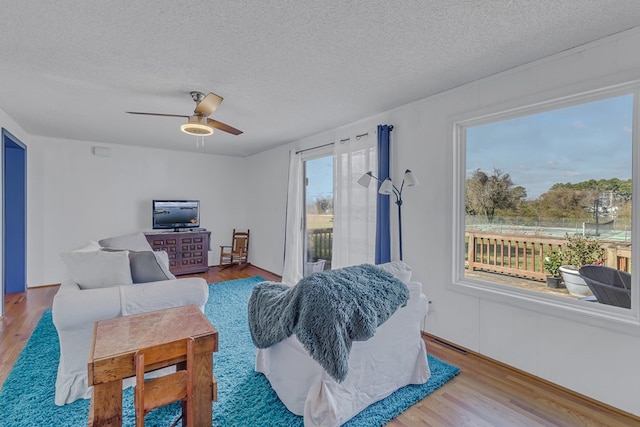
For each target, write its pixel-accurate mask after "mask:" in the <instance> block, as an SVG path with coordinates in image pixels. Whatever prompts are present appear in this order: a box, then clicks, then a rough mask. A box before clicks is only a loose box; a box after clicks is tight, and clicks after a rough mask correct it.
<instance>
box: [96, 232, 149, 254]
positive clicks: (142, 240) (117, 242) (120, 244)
mask: <svg viewBox="0 0 640 427" xmlns="http://www.w3.org/2000/svg"><path fill="white" fill-rule="evenodd" d="M98 243H100V246H102V247H103V248H110V249H120V250H129V251H151V250H153V249H152V248H151V245H150V244H149V242H147V238H146V237H145V236H144V234H143V233H133V234H125V235H123V236H116V237H110V238H108V239H102V240H100V241H99V242H98Z"/></svg>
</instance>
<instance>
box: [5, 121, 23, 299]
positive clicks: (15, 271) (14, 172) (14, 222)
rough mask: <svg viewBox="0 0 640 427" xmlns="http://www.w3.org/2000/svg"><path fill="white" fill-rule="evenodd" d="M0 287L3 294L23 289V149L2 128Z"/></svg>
mask: <svg viewBox="0 0 640 427" xmlns="http://www.w3.org/2000/svg"><path fill="white" fill-rule="evenodd" d="M2 150H3V156H2V158H3V159H4V161H3V165H2V187H3V188H2V197H3V203H2V206H3V215H2V218H3V219H4V221H3V224H2V225H3V236H4V239H3V242H2V243H3V251H2V253H3V256H4V259H3V265H4V275H3V288H4V293H6V294H10V293H15V292H24V291H26V289H27V261H26V258H27V244H26V242H27V197H26V196H27V149H26V146H25V145H24V144H23V143H22V142H20V141H19V140H18V139H17V138H16V137H14V136H13V135H11V133H9V132H8V131H7V130H6V129H2Z"/></svg>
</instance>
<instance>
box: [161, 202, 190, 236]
mask: <svg viewBox="0 0 640 427" xmlns="http://www.w3.org/2000/svg"><path fill="white" fill-rule="evenodd" d="M197 227H200V201H199V200H154V201H153V229H154V230H158V229H160V230H162V229H173V230H175V231H179V230H180V229H181V228H197Z"/></svg>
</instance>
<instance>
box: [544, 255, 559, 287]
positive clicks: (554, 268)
mask: <svg viewBox="0 0 640 427" xmlns="http://www.w3.org/2000/svg"><path fill="white" fill-rule="evenodd" d="M561 264H562V252H560V251H557V250H554V251H551V252H549V253H547V256H545V257H544V259H543V260H542V266H543V267H544V271H546V272H547V273H549V275H548V276H547V287H549V288H559V287H560V281H561V280H562V277H561V275H560V265H561Z"/></svg>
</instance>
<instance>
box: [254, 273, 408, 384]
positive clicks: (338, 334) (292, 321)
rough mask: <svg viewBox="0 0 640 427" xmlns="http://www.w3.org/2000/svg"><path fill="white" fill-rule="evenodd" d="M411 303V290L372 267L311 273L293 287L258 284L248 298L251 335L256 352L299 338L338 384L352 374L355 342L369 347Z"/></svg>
mask: <svg viewBox="0 0 640 427" xmlns="http://www.w3.org/2000/svg"><path fill="white" fill-rule="evenodd" d="M408 299H409V290H408V289H407V286H406V285H405V284H404V283H402V282H401V281H400V280H398V279H397V278H396V277H395V276H393V275H392V274H390V273H387V272H386V271H384V270H382V269H380V268H377V267H374V266H373V265H368V264H362V265H357V266H353V267H345V268H341V269H337V270H330V271H324V272H321V273H313V274H311V275H309V276H307V277H304V278H303V279H301V280H300V281H299V282H298V284H296V285H295V286H293V287H289V286H286V285H283V284H281V283H274V282H262V283H259V284H257V285H256V286H255V287H254V288H253V291H252V292H251V296H250V297H249V329H250V330H251V338H252V339H253V343H254V344H255V346H256V347H258V348H267V347H269V346H271V345H273V344H276V343H278V342H280V341H282V340H283V339H285V338H287V337H289V336H290V335H291V334H293V333H295V334H296V336H297V337H298V340H299V341H300V343H302V345H303V346H304V348H306V349H307V351H308V352H309V354H310V355H311V357H313V359H314V360H316V361H317V362H318V363H319V364H320V366H322V367H323V368H324V369H325V370H326V371H327V373H329V375H331V376H332V377H333V378H334V379H335V380H336V381H338V382H342V381H343V380H344V379H345V378H346V376H347V373H348V370H349V364H348V363H349V353H350V352H351V345H352V342H353V341H366V340H368V339H369V338H371V337H372V336H373V335H374V333H375V331H376V328H377V327H378V326H379V325H381V324H382V323H383V322H385V321H386V320H387V319H388V318H389V317H391V315H392V314H393V313H394V312H395V311H396V310H397V309H398V307H401V306H404V305H406V303H407V301H408Z"/></svg>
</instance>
